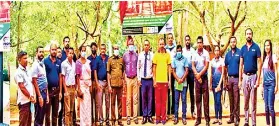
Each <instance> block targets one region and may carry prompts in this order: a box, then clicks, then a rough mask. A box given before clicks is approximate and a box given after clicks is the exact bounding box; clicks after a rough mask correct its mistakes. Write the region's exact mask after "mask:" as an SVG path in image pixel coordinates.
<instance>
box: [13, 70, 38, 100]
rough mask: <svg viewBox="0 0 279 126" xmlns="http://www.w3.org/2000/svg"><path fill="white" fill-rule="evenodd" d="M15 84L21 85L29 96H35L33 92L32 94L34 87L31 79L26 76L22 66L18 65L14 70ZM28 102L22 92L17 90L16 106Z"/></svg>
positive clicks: (26, 73)
mask: <svg viewBox="0 0 279 126" xmlns="http://www.w3.org/2000/svg"><path fill="white" fill-rule="evenodd" d="M14 79H15V82H16V83H17V85H18V83H23V84H24V87H25V88H26V89H27V91H28V92H29V94H30V95H31V96H35V92H34V86H33V84H32V77H31V76H30V75H29V74H28V72H27V70H26V68H24V67H23V66H21V65H19V67H18V68H17V70H16V73H15V77H14ZM28 102H30V100H29V98H28V97H27V96H25V95H24V94H23V93H22V91H21V90H20V89H19V87H18V90H17V104H21V105H22V104H25V103H28Z"/></svg>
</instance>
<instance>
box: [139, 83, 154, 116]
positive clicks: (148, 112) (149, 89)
mask: <svg viewBox="0 0 279 126" xmlns="http://www.w3.org/2000/svg"><path fill="white" fill-rule="evenodd" d="M141 84H142V86H141V96H142V113H143V117H152V101H153V79H152V78H151V79H141Z"/></svg>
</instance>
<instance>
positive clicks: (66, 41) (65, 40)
mask: <svg viewBox="0 0 279 126" xmlns="http://www.w3.org/2000/svg"><path fill="white" fill-rule="evenodd" d="M63 44H64V48H63V50H62V57H61V62H63V61H64V60H65V59H67V53H68V49H69V48H70V37H69V36H65V37H64V38H63ZM73 60H74V62H76V61H77V56H76V55H75V54H74V57H73Z"/></svg>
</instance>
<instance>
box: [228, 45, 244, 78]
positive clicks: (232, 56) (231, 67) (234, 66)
mask: <svg viewBox="0 0 279 126" xmlns="http://www.w3.org/2000/svg"><path fill="white" fill-rule="evenodd" d="M240 55H241V52H240V49H238V48H236V49H235V52H234V53H233V52H232V50H230V51H229V52H228V53H227V54H226V56H225V66H227V68H228V75H229V76H239V63H240Z"/></svg>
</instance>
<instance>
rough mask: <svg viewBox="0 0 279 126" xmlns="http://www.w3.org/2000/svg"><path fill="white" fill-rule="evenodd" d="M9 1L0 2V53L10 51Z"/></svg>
mask: <svg viewBox="0 0 279 126" xmlns="http://www.w3.org/2000/svg"><path fill="white" fill-rule="evenodd" d="M10 4H11V2H10V1H0V52H6V51H10V46H11V43H10Z"/></svg>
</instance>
